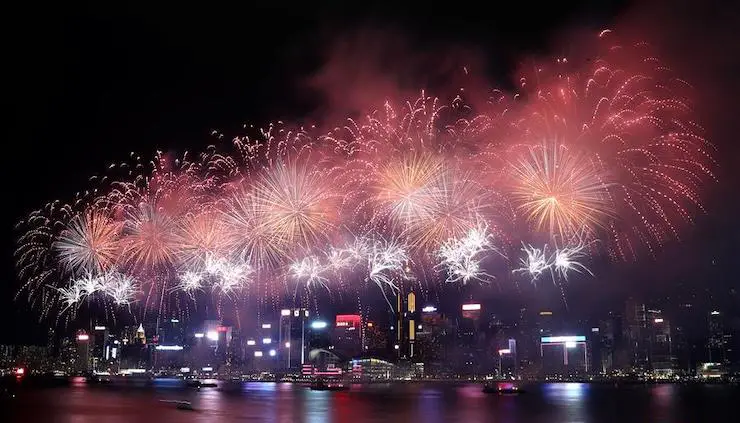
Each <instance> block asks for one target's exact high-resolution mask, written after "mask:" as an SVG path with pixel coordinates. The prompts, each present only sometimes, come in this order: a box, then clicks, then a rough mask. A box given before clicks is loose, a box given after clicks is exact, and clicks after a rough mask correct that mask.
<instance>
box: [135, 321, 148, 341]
mask: <svg viewBox="0 0 740 423" xmlns="http://www.w3.org/2000/svg"><path fill="white" fill-rule="evenodd" d="M134 343H138V344H141V345H145V344H146V332H145V331H144V325H143V324H141V323H139V328H138V329H136V335H135V336H134Z"/></svg>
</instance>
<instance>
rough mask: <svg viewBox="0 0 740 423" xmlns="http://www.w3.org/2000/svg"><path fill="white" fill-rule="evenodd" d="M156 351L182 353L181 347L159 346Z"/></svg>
mask: <svg viewBox="0 0 740 423" xmlns="http://www.w3.org/2000/svg"><path fill="white" fill-rule="evenodd" d="M154 349H156V350H158V351H182V350H183V348H182V346H181V345H157V346H156V347H154Z"/></svg>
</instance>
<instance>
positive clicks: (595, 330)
mask: <svg viewBox="0 0 740 423" xmlns="http://www.w3.org/2000/svg"><path fill="white" fill-rule="evenodd" d="M591 332H593V333H598V332H599V328H591Z"/></svg>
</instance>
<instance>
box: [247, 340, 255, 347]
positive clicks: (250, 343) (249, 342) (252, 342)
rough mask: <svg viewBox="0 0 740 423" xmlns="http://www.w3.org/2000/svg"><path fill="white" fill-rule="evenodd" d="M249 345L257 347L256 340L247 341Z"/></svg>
mask: <svg viewBox="0 0 740 423" xmlns="http://www.w3.org/2000/svg"><path fill="white" fill-rule="evenodd" d="M247 345H250V346H252V345H257V341H255V340H254V339H247Z"/></svg>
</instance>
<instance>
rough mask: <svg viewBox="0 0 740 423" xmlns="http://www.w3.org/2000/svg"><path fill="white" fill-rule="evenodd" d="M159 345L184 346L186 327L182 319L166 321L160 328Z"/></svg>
mask: <svg viewBox="0 0 740 423" xmlns="http://www.w3.org/2000/svg"><path fill="white" fill-rule="evenodd" d="M157 341H158V343H159V344H164V345H183V344H184V343H185V327H184V326H183V324H182V323H181V322H180V319H166V320H165V321H164V322H163V323H162V324H161V325H160V327H159V333H158V340H157Z"/></svg>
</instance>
